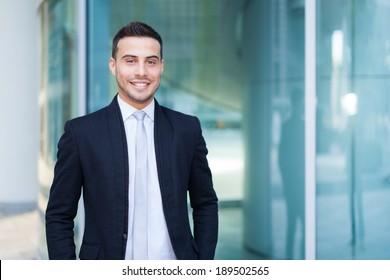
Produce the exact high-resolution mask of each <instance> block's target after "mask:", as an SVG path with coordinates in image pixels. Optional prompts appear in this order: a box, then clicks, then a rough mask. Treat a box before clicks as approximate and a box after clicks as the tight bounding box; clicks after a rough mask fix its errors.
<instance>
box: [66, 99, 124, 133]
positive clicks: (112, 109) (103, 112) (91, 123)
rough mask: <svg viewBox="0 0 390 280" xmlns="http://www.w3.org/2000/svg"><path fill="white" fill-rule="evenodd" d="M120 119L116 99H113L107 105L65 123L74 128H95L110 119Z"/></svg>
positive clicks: (103, 124)
mask: <svg viewBox="0 0 390 280" xmlns="http://www.w3.org/2000/svg"><path fill="white" fill-rule="evenodd" d="M116 118H117V119H118V120H119V119H120V118H121V113H120V109H119V106H118V104H117V101H116V99H114V100H113V101H112V102H111V103H110V104H109V105H107V106H106V107H103V108H101V109H99V110H97V111H95V112H92V113H89V114H86V115H84V116H80V117H77V118H74V119H71V120H69V121H68V122H67V123H66V125H70V126H71V127H74V128H81V129H85V128H89V127H90V128H96V127H103V126H105V125H106V124H108V122H109V120H110V119H116Z"/></svg>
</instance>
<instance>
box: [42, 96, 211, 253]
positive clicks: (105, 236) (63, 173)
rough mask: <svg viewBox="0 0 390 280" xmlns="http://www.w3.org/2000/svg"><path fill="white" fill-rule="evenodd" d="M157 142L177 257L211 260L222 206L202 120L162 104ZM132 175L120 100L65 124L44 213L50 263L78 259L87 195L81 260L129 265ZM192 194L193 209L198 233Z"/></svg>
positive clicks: (157, 108)
mask: <svg viewBox="0 0 390 280" xmlns="http://www.w3.org/2000/svg"><path fill="white" fill-rule="evenodd" d="M154 135H155V139H154V141H155V150H156V161H157V169H158V170H157V172H158V179H159V183H160V189H161V196H162V203H163V211H164V215H165V219H166V223H167V227H168V232H169V236H170V239H171V242H172V246H173V249H174V252H175V254H176V257H177V259H213V258H214V252H215V247H216V243H217V235H218V204H217V196H216V194H215V191H214V189H213V185H212V178H211V172H210V169H209V167H208V163H207V159H206V155H207V148H206V144H205V141H204V139H203V136H202V132H201V127H200V123H199V120H198V119H197V118H196V117H192V116H188V115H184V114H182V113H179V112H176V111H173V110H170V109H168V108H165V107H162V106H159V104H158V103H157V101H156V104H155V123H154ZM128 170H129V168H128V152H127V142H126V134H125V129H124V124H123V119H122V116H121V112H120V109H119V105H118V101H117V98H114V100H113V101H112V102H111V104H110V105H109V106H107V107H105V108H103V109H101V110H99V111H97V112H95V113H92V114H89V115H86V116H84V117H80V118H76V119H73V120H71V121H68V122H67V123H66V124H65V132H64V134H63V135H62V137H61V139H60V141H59V142H58V153H57V163H56V166H55V170H54V179H53V184H52V186H51V189H50V196H49V202H48V205H47V209H46V238H47V245H48V252H49V258H50V259H75V258H76V253H75V244H74V231H73V227H74V218H75V216H76V213H77V206H78V201H79V198H80V195H81V193H83V199H84V208H85V230H84V236H83V240H82V244H81V249H80V255H79V257H80V259H124V256H125V248H126V238H127V228H128V207H129V205H128V186H129V180H128V178H129V174H128ZM187 193H189V197H190V205H191V207H192V208H193V233H192V231H191V228H190V223H189V218H188V210H187ZM155 234H156V235H158V232H156V233H155Z"/></svg>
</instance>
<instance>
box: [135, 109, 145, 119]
mask: <svg viewBox="0 0 390 280" xmlns="http://www.w3.org/2000/svg"><path fill="white" fill-rule="evenodd" d="M133 116H134V118H136V119H137V121H143V120H144V118H145V116H146V113H145V112H144V111H135V112H134V113H133Z"/></svg>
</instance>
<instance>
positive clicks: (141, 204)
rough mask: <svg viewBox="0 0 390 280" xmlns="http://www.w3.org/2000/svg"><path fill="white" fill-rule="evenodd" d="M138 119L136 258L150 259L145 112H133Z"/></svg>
mask: <svg viewBox="0 0 390 280" xmlns="http://www.w3.org/2000/svg"><path fill="white" fill-rule="evenodd" d="M133 115H134V117H135V118H136V119H137V139H136V150H135V151H136V152H135V184H134V232H133V250H134V251H133V252H134V259H136V260H146V259H148V185H147V170H148V168H147V166H148V141H147V137H146V130H145V125H144V119H145V116H146V114H145V112H144V111H136V112H134V113H133Z"/></svg>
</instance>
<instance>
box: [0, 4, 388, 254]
mask: <svg viewBox="0 0 390 280" xmlns="http://www.w3.org/2000/svg"><path fill="white" fill-rule="evenodd" d="M389 14H390V0H343V1H340V0H317V1H316V0H306V1H304V0H214V1H209V0H164V1H160V0H144V1H140V0H115V1H108V0H45V1H40V0H35V1H26V0H13V1H7V0H0V38H1V41H0V61H1V66H0V77H1V78H0V79H1V83H0V101H1V102H0V128H1V131H3V133H2V136H1V137H0V210H1V211H2V212H8V213H10V212H23V211H31V210H35V209H36V210H37V211H38V212H39V213H40V217H41V228H42V230H41V234H40V240H39V245H38V247H39V248H38V249H37V258H42V259H45V258H47V252H46V245H45V236H44V218H43V217H44V211H45V208H46V203H47V198H48V192H49V189H50V184H51V181H52V177H53V168H54V164H55V161H56V150H57V147H56V145H57V141H58V140H59V137H60V136H61V134H62V132H63V125H64V122H65V121H66V120H68V119H70V118H73V117H76V116H79V115H84V114H86V113H90V112H93V111H95V110H97V109H99V108H101V107H103V106H105V105H107V104H108V103H109V102H110V101H111V99H112V98H113V97H114V96H115V94H116V83H115V80H114V78H113V77H112V76H111V75H110V73H109V69H108V61H109V58H110V52H111V40H112V37H113V36H114V35H115V33H116V32H117V30H118V29H119V28H120V27H122V26H123V25H125V24H127V23H128V22H130V21H135V20H137V21H145V22H147V23H148V24H150V25H151V26H153V27H155V29H156V30H157V31H158V32H159V33H160V34H161V35H162V37H163V40H164V59H165V71H164V75H163V79H162V82H161V86H160V88H159V92H158V93H157V95H156V98H157V99H158V101H159V102H160V104H162V105H166V106H168V107H170V108H173V109H176V110H179V111H182V112H185V113H188V114H193V115H197V116H198V117H199V119H200V120H201V122H202V127H203V133H204V136H205V139H206V142H207V144H208V148H209V163H210V166H211V169H212V172H213V179H214V184H215V189H216V191H217V194H218V196H219V199H220V207H221V211H224V212H223V213H225V215H227V216H225V217H227V220H224V221H225V222H224V224H223V225H221V228H220V232H221V238H220V243H221V244H225V245H224V246H240V247H242V248H244V249H245V250H247V251H249V252H251V254H253V255H252V256H255V257H256V256H258V258H259V259H264V258H269V259H390V235H389V234H388V233H389V232H390V219H388V216H387V215H388V213H390V139H389V138H390V29H389V28H388V26H389V25H390V18H389V16H388V15H389ZM80 209H82V204H81V205H80ZM232 210H237V211H238V212H234V211H232ZM230 211H232V212H230ZM80 213H81V215H80V216H79V217H78V222H77V228H76V230H77V232H78V236H77V242H78V241H79V240H80V239H79V238H80V237H81V234H82V228H83V226H82V224H83V223H82V221H83V217H82V211H80ZM237 213H238V214H237ZM229 219H231V221H237V219H238V220H239V221H240V223H239V224H238V225H236V224H234V227H237V226H238V227H240V229H242V230H240V231H237V232H238V233H237V234H239V236H237V238H236V239H235V238H234V239H233V242H232V241H229V242H226V240H225V243H224V240H223V239H222V238H223V236H224V234H225V233H227V232H228V231H232V232H233V234H235V232H236V231H234V229H232V228H231V227H228V226H225V225H226V223H227V224H228V223H229ZM0 230H1V229H0ZM234 240H240V243H239V244H233V243H234ZM241 241H242V242H241ZM219 248H220V247H219ZM218 250H219V249H218V248H217V257H219V258H232V259H234V258H235V256H234V255H233V256H226V255H223V254H220V253H219V252H218Z"/></svg>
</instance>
